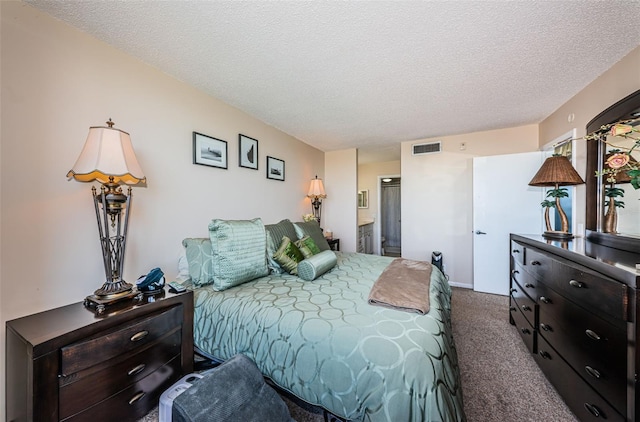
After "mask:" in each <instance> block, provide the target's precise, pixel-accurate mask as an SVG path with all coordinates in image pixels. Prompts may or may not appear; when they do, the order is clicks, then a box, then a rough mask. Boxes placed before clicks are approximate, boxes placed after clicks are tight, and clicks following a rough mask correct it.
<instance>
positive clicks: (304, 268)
mask: <svg viewBox="0 0 640 422" xmlns="http://www.w3.org/2000/svg"><path fill="white" fill-rule="evenodd" d="M336 262H338V259H337V258H336V254H335V253H334V252H333V251H322V252H320V253H319V254H316V255H313V256H311V257H309V258H306V259H303V260H302V261H300V262H299V263H298V277H300V278H301V279H303V280H306V281H311V280H315V279H316V278H318V277H320V276H321V275H322V274H324V273H326V272H327V271H329V270H330V269H332V268H333V267H335V266H336Z"/></svg>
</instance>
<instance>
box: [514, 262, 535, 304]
mask: <svg viewBox="0 0 640 422" xmlns="http://www.w3.org/2000/svg"><path fill="white" fill-rule="evenodd" d="M511 277H512V278H513V279H514V280H515V281H516V282H517V283H518V284H519V285H520V288H521V289H522V291H524V292H525V293H526V294H527V296H529V298H530V299H531V300H533V301H534V302H535V301H536V299H537V297H538V292H537V286H538V280H536V279H535V278H534V277H533V276H532V275H531V274H529V273H528V272H527V271H525V270H524V268H523V267H522V265H521V264H519V263H515V265H514V267H513V269H512V270H511Z"/></svg>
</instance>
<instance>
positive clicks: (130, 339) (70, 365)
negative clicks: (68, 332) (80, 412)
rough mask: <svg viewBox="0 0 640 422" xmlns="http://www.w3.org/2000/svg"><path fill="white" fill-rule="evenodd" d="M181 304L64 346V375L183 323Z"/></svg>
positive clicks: (122, 351) (147, 340)
mask: <svg viewBox="0 0 640 422" xmlns="http://www.w3.org/2000/svg"><path fill="white" fill-rule="evenodd" d="M181 323H182V306H174V307H172V308H170V309H167V310H166V311H163V312H161V313H156V314H152V315H150V316H145V317H142V318H140V319H138V321H137V322H136V321H134V322H133V323H132V324H127V325H126V326H124V328H122V327H117V328H116V329H114V330H112V331H109V332H107V333H100V335H97V336H94V337H90V338H89V339H87V340H85V341H82V342H79V343H74V344H71V345H69V346H66V347H63V348H62V349H61V352H62V362H61V371H62V375H70V374H73V373H74V372H78V371H81V370H83V369H85V368H88V367H90V366H93V365H95V364H96V362H104V361H106V360H109V359H111V358H113V357H115V356H118V355H120V354H123V353H126V352H128V351H130V350H133V349H135V348H138V347H142V346H144V345H145V344H149V343H152V342H153V341H155V340H156V339H158V338H160V337H161V336H162V335H164V334H165V333H166V332H167V331H170V330H171V329H173V328H176V327H180V325H181Z"/></svg>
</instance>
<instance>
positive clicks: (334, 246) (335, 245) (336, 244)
mask: <svg viewBox="0 0 640 422" xmlns="http://www.w3.org/2000/svg"><path fill="white" fill-rule="evenodd" d="M327 243H328V244H329V247H330V248H331V250H332V251H339V250H340V239H336V238H333V239H327Z"/></svg>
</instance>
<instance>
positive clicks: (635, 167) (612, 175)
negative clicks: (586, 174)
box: [598, 123, 640, 189]
mask: <svg viewBox="0 0 640 422" xmlns="http://www.w3.org/2000/svg"><path fill="white" fill-rule="evenodd" d="M639 132H640V130H639V129H637V128H635V127H633V126H631V125H629V124H625V123H616V124H614V125H613V126H611V128H610V129H609V130H608V131H607V132H604V133H603V134H602V136H600V137H599V138H598V139H600V140H602V141H603V142H605V143H606V144H609V145H610V146H613V147H615V149H613V150H610V151H609V153H608V154H607V156H608V157H607V160H606V162H605V164H606V168H605V169H604V170H602V172H601V173H602V175H603V176H604V177H606V181H607V182H608V183H610V184H615V183H616V182H619V181H620V179H621V177H624V178H625V181H626V180H627V179H628V180H629V183H631V186H633V188H634V189H640V164H639V163H638V162H637V161H636V160H635V159H633V158H632V157H631V153H632V152H633V151H634V150H635V149H638V148H640V138H639V137H637V136H634V134H636V133H639ZM606 135H610V136H612V137H622V138H626V139H631V140H632V141H633V142H634V143H633V145H632V146H631V147H630V148H624V147H620V146H617V145H613V144H612V143H611V141H607V140H606ZM621 173H622V174H624V176H622V175H621Z"/></svg>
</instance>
